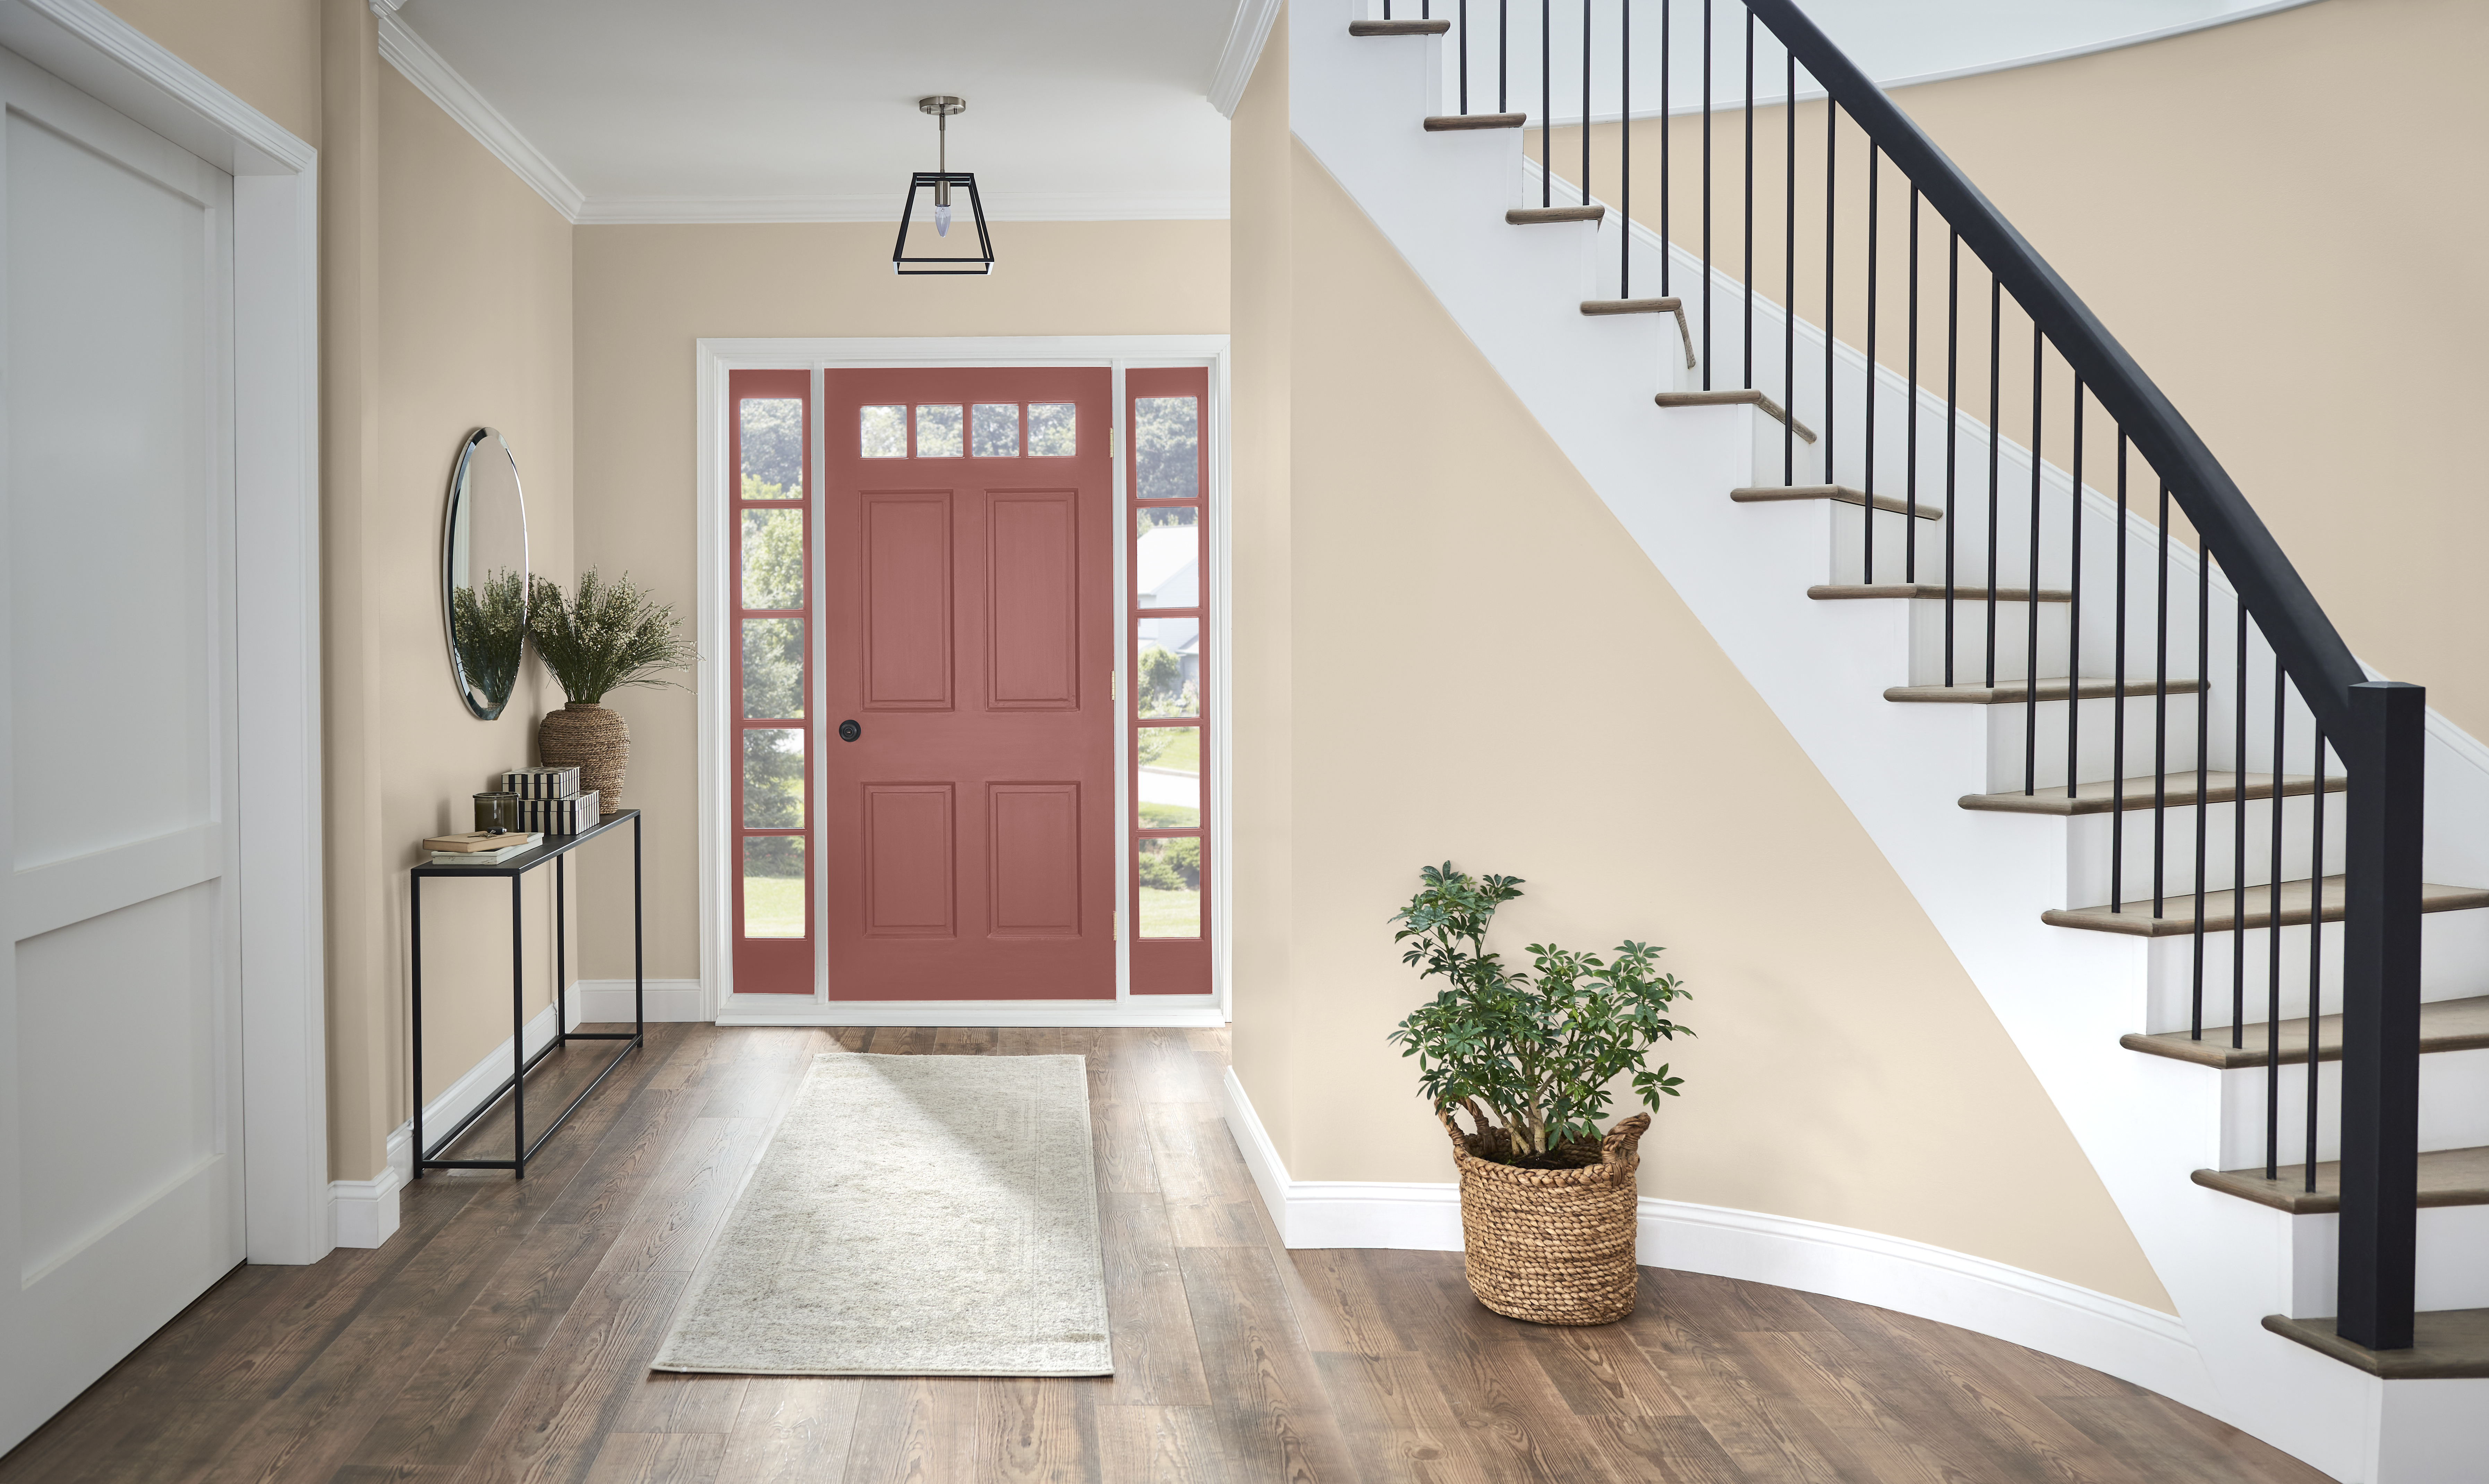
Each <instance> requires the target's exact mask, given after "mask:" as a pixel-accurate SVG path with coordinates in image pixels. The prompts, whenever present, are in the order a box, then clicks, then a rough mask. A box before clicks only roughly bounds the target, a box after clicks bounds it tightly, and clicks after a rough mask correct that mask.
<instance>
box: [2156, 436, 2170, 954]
mask: <svg viewBox="0 0 2489 1484" xmlns="http://www.w3.org/2000/svg"><path fill="white" fill-rule="evenodd" d="M2155 612H2156V614H2158V617H2157V620H2156V621H2157V625H2158V635H2159V637H2158V638H2157V639H2156V640H2154V642H2153V650H2152V654H2153V659H2152V681H2153V683H2152V915H2153V916H2154V917H2167V916H2168V915H2169V912H2168V905H2167V901H2166V892H2165V889H2164V878H2165V877H2166V875H2167V873H2168V871H2167V867H2168V844H2169V821H2168V810H2169V481H2168V480H2166V479H2163V480H2161V481H2160V602H2159V605H2158V607H2157V609H2156V610H2155Z"/></svg>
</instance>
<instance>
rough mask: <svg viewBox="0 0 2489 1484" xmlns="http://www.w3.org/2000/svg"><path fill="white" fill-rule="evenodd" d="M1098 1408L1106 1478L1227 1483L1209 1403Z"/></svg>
mask: <svg viewBox="0 0 2489 1484" xmlns="http://www.w3.org/2000/svg"><path fill="white" fill-rule="evenodd" d="M1096 1414H1097V1418H1098V1458H1099V1465H1100V1470H1099V1471H1100V1474H1101V1478H1102V1479H1103V1481H1104V1484H1227V1480H1228V1479H1229V1477H1230V1475H1229V1474H1228V1472H1227V1467H1226V1459H1225V1458H1224V1457H1223V1456H1221V1454H1220V1453H1219V1450H1218V1426H1217V1423H1216V1420H1215V1419H1214V1418H1213V1417H1212V1416H1211V1414H1210V1409H1209V1408H1207V1407H1127V1406H1105V1405H1101V1406H1099V1407H1098V1408H1097V1409H1096Z"/></svg>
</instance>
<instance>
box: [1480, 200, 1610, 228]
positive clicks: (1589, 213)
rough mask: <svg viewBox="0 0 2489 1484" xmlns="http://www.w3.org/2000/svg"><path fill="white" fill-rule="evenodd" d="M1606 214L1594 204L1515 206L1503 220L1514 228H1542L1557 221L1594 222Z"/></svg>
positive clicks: (1605, 209)
mask: <svg viewBox="0 0 2489 1484" xmlns="http://www.w3.org/2000/svg"><path fill="white" fill-rule="evenodd" d="M1606 214H1608V209H1607V208H1606V207H1604V206H1600V205H1598V204H1596V203H1592V204H1591V205H1589V206H1516V207H1514V208H1513V209H1512V210H1510V211H1508V212H1506V213H1504V214H1503V219H1504V220H1505V221H1508V222H1510V223H1511V224H1512V225H1514V226H1516V227H1542V226H1545V225H1547V224H1548V223H1550V222H1558V221H1596V220H1598V219H1599V218H1600V217H1602V216H1605V215H1606Z"/></svg>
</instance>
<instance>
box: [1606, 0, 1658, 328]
mask: <svg viewBox="0 0 2489 1484" xmlns="http://www.w3.org/2000/svg"><path fill="white" fill-rule="evenodd" d="M1661 9H1662V10H1666V9H1667V6H1666V5H1665V3H1663V4H1662V6H1661ZM1616 25H1617V26H1618V27H1619V28H1620V30H1621V35H1620V36H1619V37H1618V39H1617V40H1618V45H1617V47H1616V54H1617V56H1618V57H1619V58H1620V59H1621V61H1620V64H1619V71H1618V72H1617V74H1616V92H1617V95H1618V97H1617V99H1616V183H1617V184H1616V194H1617V198H1618V199H1617V201H1616V216H1617V218H1618V219H1617V222H1616V298H1618V299H1631V298H1633V0H1616ZM1659 127H1660V128H1661V129H1662V130H1663V131H1664V130H1666V129H1667V128H1668V118H1667V116H1666V115H1665V114H1663V115H1661V117H1660V121H1659ZM1662 250H1663V251H1665V250H1666V249H1665V248H1663V249H1662Z"/></svg>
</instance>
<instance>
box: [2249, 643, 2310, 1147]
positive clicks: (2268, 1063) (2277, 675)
mask: <svg viewBox="0 0 2489 1484" xmlns="http://www.w3.org/2000/svg"><path fill="white" fill-rule="evenodd" d="M2288 697H2289V690H2288V687H2287V686H2285V685H2284V684H2283V678H2282V669H2281V656H2280V655H2279V654H2275V655H2274V657H2273V876H2272V878H2271V880H2272V884H2271V885H2270V886H2268V887H2266V888H2265V910H2266V915H2267V918H2268V919H2269V922H2268V926H2267V927H2266V928H2265V937H2264V944H2265V949H2264V951H2265V957H2266V959H2267V960H2268V961H2267V963H2266V965H2265V967H2266V968H2267V969H2268V970H2270V973H2269V974H2268V975H2267V979H2268V981H2269V983H2270V985H2271V987H2270V988H2269V989H2268V990H2267V991H2266V996H2265V1012H2264V1178H2265V1179H2267V1180H2278V1179H2280V1178H2281V1169H2280V1160H2281V804H2282V799H2281V765H2282V756H2281V742H2282V721H2283V716H2282V706H2283V704H2284V702H2285V701H2286V700H2287V699H2288ZM2240 802H2241V804H2242V805H2244V804H2245V802H2246V801H2245V800H2241V801H2240ZM2240 927H2241V929H2242V930H2244V929H2245V928H2246V919H2245V918H2244V916H2242V918H2241V920H2240ZM2310 1029H2314V1027H2312V1026H2311V1027H2310Z"/></svg>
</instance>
